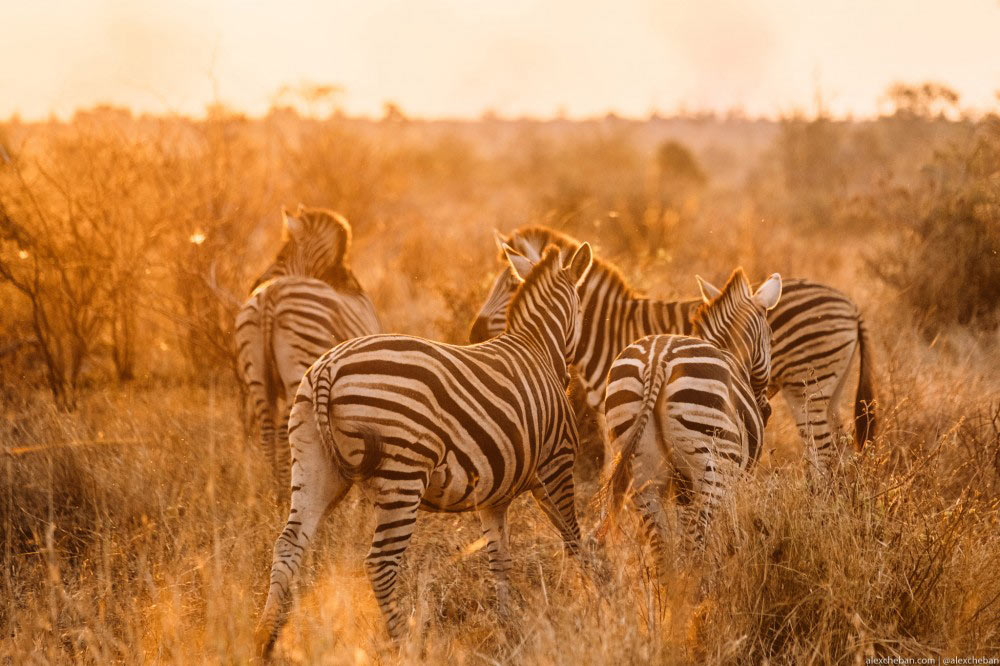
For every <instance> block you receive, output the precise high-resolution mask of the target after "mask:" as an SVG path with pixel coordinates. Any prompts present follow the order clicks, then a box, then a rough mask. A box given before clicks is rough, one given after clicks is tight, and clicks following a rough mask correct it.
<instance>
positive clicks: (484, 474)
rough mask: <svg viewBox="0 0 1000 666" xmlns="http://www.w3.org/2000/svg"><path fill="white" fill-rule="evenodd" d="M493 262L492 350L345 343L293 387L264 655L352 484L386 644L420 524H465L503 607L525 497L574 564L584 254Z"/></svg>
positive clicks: (403, 341)
mask: <svg viewBox="0 0 1000 666" xmlns="http://www.w3.org/2000/svg"><path fill="white" fill-rule="evenodd" d="M502 250H503V252H504V255H505V257H506V258H507V261H508V263H509V264H510V266H511V269H512V272H513V274H514V275H515V276H516V279H517V280H519V281H521V285H520V286H519V288H518V290H517V292H516V294H515V296H514V298H513V300H512V302H511V304H510V309H509V311H508V313H507V325H506V327H505V329H504V332H503V333H502V334H501V335H499V336H498V337H496V338H494V339H492V340H490V341H488V342H484V343H482V344H477V345H471V346H455V345H449V344H444V343H438V342H431V341H429V340H424V339H422V338H417V337H411V336H405V335H374V336H365V337H361V338H355V339H354V340H349V341H347V342H343V343H341V344H340V345H338V346H337V347H335V348H334V349H332V350H330V351H329V352H327V353H326V354H324V355H323V356H322V357H320V358H319V359H318V360H317V361H316V362H315V363H314V364H313V365H312V366H311V367H310V368H309V370H308V371H307V372H306V374H305V376H304V377H303V379H302V383H301V384H300V386H299V390H298V394H297V395H296V397H295V402H294V405H293V407H292V413H291V419H290V422H289V439H290V440H291V448H292V498H291V509H290V511H289V516H288V522H287V524H286V525H285V527H284V529H283V530H282V532H281V534H280V536H279V537H278V540H277V543H276V544H275V546H274V559H273V565H272V568H271V578H270V587H269V591H268V597H267V602H266V604H265V607H264V610H263V614H262V617H261V621H260V623H259V625H258V630H257V634H256V639H257V646H258V649H259V651H260V653H261V654H262V655H267V654H268V653H269V652H270V650H271V648H272V647H273V644H274V641H275V640H276V638H277V635H278V632H279V631H280V628H281V625H282V624H283V622H284V618H285V616H286V614H287V610H288V606H289V598H290V589H291V585H292V582H293V580H294V578H295V576H296V574H297V572H298V569H299V566H300V564H301V562H302V558H303V555H304V553H305V552H306V548H307V546H308V545H309V543H310V542H311V541H312V539H313V537H314V536H315V534H316V529H317V527H318V525H319V522H320V519H321V518H322V516H323V515H324V514H325V513H326V512H327V511H328V510H330V509H332V508H334V507H336V505H337V504H338V503H339V502H340V501H341V500H342V499H343V498H344V496H345V495H346V493H347V492H348V490H349V489H350V487H351V485H352V484H353V483H354V482H360V483H362V484H363V486H364V487H365V488H366V491H367V492H366V494H367V495H369V496H371V497H373V498H374V505H375V513H376V528H375V533H374V536H373V539H372V544H371V549H370V550H369V551H368V555H367V557H366V558H365V567H366V570H367V574H368V577H369V580H370V582H371V586H372V590H373V591H374V593H375V598H376V600H377V601H378V604H379V607H380V609H381V612H382V615H383V618H384V620H385V625H386V628H387V630H388V633H389V635H390V637H392V639H393V640H399V639H400V638H401V636H402V634H403V632H404V624H405V622H404V616H403V613H402V612H401V611H400V608H399V606H398V604H397V601H396V580H397V575H398V572H399V568H400V564H401V560H402V557H403V554H404V551H405V550H406V548H407V545H408V543H409V541H410V537H411V535H412V533H413V530H414V526H415V522H416V515H417V511H418V510H420V509H422V510H426V511H439V512H442V511H443V512H464V511H476V512H478V515H479V519H480V521H481V525H482V528H483V536H484V538H485V540H486V544H487V546H486V551H487V554H488V556H489V566H490V570H491V571H492V573H493V574H494V576H495V578H496V583H497V596H498V599H499V601H500V603H501V605H503V604H504V603H505V600H506V598H507V595H508V581H507V575H508V570H509V569H510V566H511V560H510V555H509V552H508V532H507V526H506V516H507V507H508V506H509V505H510V503H511V502H512V501H513V500H514V498H516V497H517V496H518V495H520V494H521V493H523V492H525V491H531V492H532V494H533V495H534V498H535V500H536V501H537V503H538V504H539V506H540V507H541V508H542V510H543V511H544V513H545V514H546V515H547V517H548V518H549V520H550V521H551V523H552V524H553V525H555V527H556V528H557V530H558V531H559V533H560V534H561V536H562V538H563V541H564V547H565V548H566V550H567V551H568V552H569V553H570V554H572V555H579V553H580V528H579V526H578V523H577V519H576V509H575V506H574V496H575V495H574V485H573V464H574V460H575V456H576V451H577V448H578V440H579V436H578V434H577V430H576V424H575V419H574V418H573V413H572V408H571V407H570V405H569V401H568V400H567V398H566V394H565V390H566V387H567V385H568V383H569V374H568V367H569V359H570V358H571V357H572V355H573V352H574V348H575V345H576V341H577V339H578V338H579V323H578V320H579V318H580V313H579V297H578V295H577V289H578V288H579V284H580V283H582V281H583V279H584V278H585V277H586V273H587V271H588V270H589V268H590V263H591V257H592V253H591V249H590V246H589V245H588V244H586V243H584V244H583V245H581V246H580V247H579V248H578V249H577V250H576V252H574V254H573V255H572V257H571V258H569V259H568V260H567V261H565V262H562V261H561V259H560V253H559V251H558V249H556V248H552V250H551V251H548V252H546V253H544V254H543V256H542V257H541V259H540V260H539V261H538V262H537V264H536V265H533V264H534V262H532V261H531V260H529V259H528V258H526V257H524V256H522V255H520V254H519V253H517V252H516V251H514V250H513V249H511V248H510V247H507V246H503V247H502Z"/></svg>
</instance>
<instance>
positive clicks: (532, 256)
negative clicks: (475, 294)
mask: <svg viewBox="0 0 1000 666" xmlns="http://www.w3.org/2000/svg"><path fill="white" fill-rule="evenodd" d="M497 242H498V243H505V244H507V245H508V246H509V247H511V248H513V249H514V250H515V251H516V252H517V253H519V254H521V255H522V256H524V257H525V258H527V259H529V260H530V261H532V262H534V263H537V262H538V261H540V260H541V258H542V253H543V252H544V250H545V248H546V247H548V246H549V245H555V246H557V247H558V248H559V251H560V252H561V253H562V258H563V260H564V261H565V260H566V259H567V258H568V257H569V255H570V254H572V253H573V252H574V251H576V250H577V248H578V247H579V246H580V244H579V242H577V241H574V240H573V239H571V238H569V237H568V236H564V235H563V234H560V233H559V232H557V231H555V230H553V229H549V228H547V227H534V226H529V227H522V228H520V229H518V230H517V231H515V232H514V233H512V234H511V235H510V236H508V237H507V238H504V237H503V236H501V235H500V234H499V233H498V234H497ZM500 254H501V256H500V259H501V260H502V261H504V262H505V263H506V262H507V260H506V258H505V256H504V252H503V251H502V250H501V253H500ZM519 284H520V281H519V280H518V279H517V276H516V274H515V273H514V272H513V271H512V269H511V268H510V266H505V267H504V269H503V270H501V271H500V273H499V274H498V275H497V276H496V278H495V279H494V280H493V286H492V287H490V293H489V295H488V296H487V297H486V301H485V302H484V303H483V306H482V307H481V308H480V309H479V313H478V314H477V315H476V319H475V321H474V322H473V323H472V331H471V332H470V333H469V342H471V343H477V342H483V341H484V340H488V339H490V338H492V337H496V336H497V335H500V334H501V333H503V330H504V327H505V326H506V325H507V309H508V308H509V307H510V302H511V301H512V300H513V298H514V292H516V291H517V287H518V285H519Z"/></svg>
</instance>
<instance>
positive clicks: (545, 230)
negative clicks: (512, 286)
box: [500, 225, 639, 298]
mask: <svg viewBox="0 0 1000 666" xmlns="http://www.w3.org/2000/svg"><path fill="white" fill-rule="evenodd" d="M507 242H508V243H509V244H510V246H511V247H513V248H514V249H515V250H517V251H518V252H520V253H521V254H523V255H525V256H526V257H528V258H529V259H534V258H535V256H538V255H539V254H540V253H541V251H542V249H543V248H546V247H548V246H549V245H555V246H556V247H558V248H559V249H560V251H562V252H563V253H565V254H566V255H572V254H573V253H574V252H576V250H577V249H578V248H579V247H580V246H581V245H582V244H583V243H582V242H581V241H579V240H577V239H576V238H573V237H572V236H569V235H567V234H564V233H562V232H561V231H556V230H555V229H553V228H552V227H546V226H541V225H525V226H523V227H518V228H517V229H515V230H514V231H512V232H511V233H510V236H509V238H508V240H507ZM532 255H535V256H532ZM500 260H501V261H506V260H505V259H504V257H503V253H502V252H501V253H500ZM597 275H605V276H607V282H608V284H609V285H610V286H612V287H613V288H617V289H618V290H619V291H621V292H622V294H623V295H624V296H625V297H626V298H638V297H639V293H638V292H637V291H636V290H634V289H633V288H632V287H631V286H629V284H628V282H626V281H625V278H624V277H623V276H622V274H621V271H619V270H618V269H617V268H616V267H615V266H614V264H611V263H609V262H607V261H605V260H603V259H601V258H600V257H598V256H597V255H596V254H595V255H594V258H593V261H592V263H591V266H590V273H589V274H588V276H587V279H588V280H590V279H593V278H594V277H596V276H597Z"/></svg>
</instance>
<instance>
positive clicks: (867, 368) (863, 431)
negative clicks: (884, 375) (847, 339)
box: [854, 317, 877, 451]
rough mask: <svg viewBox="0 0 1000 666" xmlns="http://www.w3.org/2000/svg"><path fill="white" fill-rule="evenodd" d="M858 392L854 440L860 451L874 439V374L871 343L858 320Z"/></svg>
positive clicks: (855, 407) (855, 404) (860, 321)
mask: <svg viewBox="0 0 1000 666" xmlns="http://www.w3.org/2000/svg"><path fill="white" fill-rule="evenodd" d="M858 352H859V356H860V362H859V364H858V375H859V377H858V392H857V396H856V398H855V401H854V439H855V442H856V444H857V447H858V450H859V451H860V450H861V449H862V448H863V447H864V445H865V442H868V441H869V440H872V439H874V438H875V426H876V418H875V403H876V401H877V398H876V395H875V373H874V367H873V365H874V364H873V360H872V341H871V338H870V337H869V335H868V329H867V327H866V326H865V323H864V320H862V319H861V318H860V317H859V318H858Z"/></svg>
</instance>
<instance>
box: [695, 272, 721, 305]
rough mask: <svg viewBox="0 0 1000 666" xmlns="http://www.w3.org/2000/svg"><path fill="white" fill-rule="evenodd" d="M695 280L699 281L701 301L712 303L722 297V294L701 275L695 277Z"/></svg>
mask: <svg viewBox="0 0 1000 666" xmlns="http://www.w3.org/2000/svg"><path fill="white" fill-rule="evenodd" d="M695 278H696V279H697V280H698V288H699V289H700V290H701V300H703V301H705V302H706V303H711V302H712V301H713V300H714V299H716V298H718V297H719V296H721V295H722V292H721V291H719V290H718V289H717V288H716V287H715V285H713V284H712V283H711V282H709V281H708V280H704V279H702V277H701V276H700V275H695Z"/></svg>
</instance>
